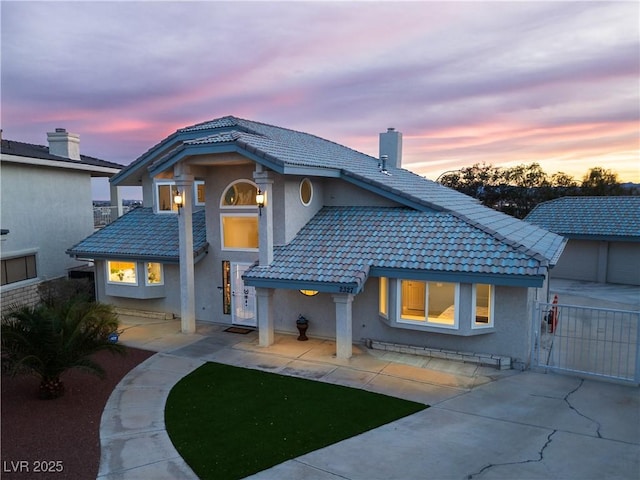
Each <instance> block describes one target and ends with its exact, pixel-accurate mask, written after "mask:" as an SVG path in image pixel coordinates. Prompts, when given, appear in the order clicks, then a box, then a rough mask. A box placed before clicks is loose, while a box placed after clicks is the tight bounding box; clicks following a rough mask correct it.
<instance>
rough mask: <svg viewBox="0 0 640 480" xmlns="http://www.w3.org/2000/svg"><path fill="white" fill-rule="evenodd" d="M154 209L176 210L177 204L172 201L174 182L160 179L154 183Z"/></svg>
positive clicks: (174, 188)
mask: <svg viewBox="0 0 640 480" xmlns="http://www.w3.org/2000/svg"><path fill="white" fill-rule="evenodd" d="M155 190H156V210H157V211H158V212H177V211H178V206H177V205H176V204H175V203H174V202H173V197H174V193H175V190H176V182H172V181H160V182H156V183H155Z"/></svg>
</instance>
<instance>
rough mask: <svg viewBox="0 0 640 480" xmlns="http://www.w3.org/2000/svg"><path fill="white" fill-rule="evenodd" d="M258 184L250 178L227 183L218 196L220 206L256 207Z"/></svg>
mask: <svg viewBox="0 0 640 480" xmlns="http://www.w3.org/2000/svg"><path fill="white" fill-rule="evenodd" d="M257 193H258V186H257V185H256V184H255V183H253V182H252V181H250V180H236V181H235V182H232V183H230V184H229V186H228V187H227V188H226V189H225V190H224V193H223V194H222V197H221V198H220V208H257V207H258V205H257V204H256V194H257Z"/></svg>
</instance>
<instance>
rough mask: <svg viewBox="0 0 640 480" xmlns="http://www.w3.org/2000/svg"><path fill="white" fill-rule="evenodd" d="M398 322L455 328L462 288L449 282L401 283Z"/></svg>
mask: <svg viewBox="0 0 640 480" xmlns="http://www.w3.org/2000/svg"><path fill="white" fill-rule="evenodd" d="M398 288H399V290H400V292H399V293H400V294H399V299H400V301H399V305H398V307H399V310H400V315H399V319H398V320H399V321H401V322H410V323H420V324H425V325H436V326H442V327H450V328H456V327H457V326H458V308H456V305H457V303H458V298H459V285H458V284H456V283H447V282H424V281H420V280H401V281H400V282H399V287H398Z"/></svg>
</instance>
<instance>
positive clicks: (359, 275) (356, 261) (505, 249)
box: [244, 207, 547, 293]
mask: <svg viewBox="0 0 640 480" xmlns="http://www.w3.org/2000/svg"><path fill="white" fill-rule="evenodd" d="M443 239H446V241H443ZM372 268H375V269H394V270H398V271H402V272H403V273H404V274H406V273H407V271H414V272H416V273H420V274H421V275H427V276H433V275H434V273H435V274H437V273H447V274H451V273H453V274H457V275H458V276H459V277H460V276H462V277H464V276H467V277H468V278H469V279H470V278H473V277H474V276H483V275H484V276H491V277H492V278H493V277H496V276H501V275H515V276H521V277H523V278H527V277H528V278H532V277H536V278H537V279H538V280H539V278H541V277H542V276H544V275H545V272H546V268H547V264H546V262H544V261H543V260H541V259H540V258H537V257H536V256H532V255H531V253H530V252H529V253H527V252H525V251H523V250H522V249H517V248H513V247H512V246H510V245H508V244H506V243H504V242H502V241H500V240H499V239H496V238H495V237H494V236H493V235H490V234H488V233H486V232H484V231H483V230H482V229H479V228H477V227H475V226H472V225H469V224H468V223H466V222H464V221H462V220H460V219H459V218H457V217H456V216H454V215H451V214H449V213H445V212H420V211H417V210H414V209H410V208H385V207H324V208H323V209H322V210H320V212H319V213H318V214H316V215H315V216H314V217H313V218H312V219H311V220H310V221H309V222H308V223H307V224H306V225H305V226H304V227H303V228H302V229H301V230H300V232H299V233H298V235H297V236H296V237H295V238H294V239H293V241H291V242H290V243H289V244H287V245H285V246H280V247H276V248H275V250H274V258H273V262H272V263H271V264H270V265H269V266H268V267H261V266H254V267H252V268H251V269H249V270H248V271H247V272H246V273H245V275H244V278H245V280H247V282H248V283H249V284H252V283H253V284H256V281H258V283H260V282H259V281H261V280H268V281H280V282H282V283H287V282H291V283H305V282H307V283H317V284H323V283H324V284H349V285H354V286H355V291H354V293H356V292H357V291H359V289H360V288H361V287H362V286H363V285H364V282H365V281H366V278H367V277H368V276H369V273H370V270H371V269H372ZM476 278H477V277H476ZM468 281H470V280H468Z"/></svg>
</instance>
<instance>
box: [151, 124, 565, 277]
mask: <svg viewBox="0 0 640 480" xmlns="http://www.w3.org/2000/svg"><path fill="white" fill-rule="evenodd" d="M197 133H202V134H203V135H202V136H200V137H197V138H191V139H186V140H184V142H183V145H182V149H177V150H173V151H171V152H169V153H168V154H167V155H165V156H163V157H161V158H160V159H157V160H155V161H154V162H153V163H152V164H151V165H150V166H149V169H150V171H151V172H154V171H157V172H159V171H162V170H164V169H166V168H168V167H169V166H170V165H172V162H175V161H176V159H177V158H178V155H177V154H178V153H179V152H180V150H187V149H189V147H202V146H207V145H221V144H232V145H233V146H234V147H235V148H240V149H242V150H244V151H245V152H248V153H250V154H252V155H254V156H255V157H256V158H258V159H261V160H262V161H263V162H264V163H265V164H266V165H267V166H269V167H270V168H272V169H274V170H276V171H278V172H280V173H285V174H286V173H295V172H296V168H314V169H316V174H317V175H323V172H324V174H326V175H328V176H340V177H341V178H343V179H345V180H347V181H349V182H351V183H354V184H356V185H359V186H361V187H363V188H366V189H369V190H371V191H374V192H376V193H378V194H380V195H383V196H386V197H388V198H391V199H393V200H395V201H397V202H399V203H401V204H404V205H407V206H410V207H412V208H416V209H419V210H423V211H426V210H431V209H433V210H438V211H446V212H448V213H450V214H452V215H454V216H456V217H458V218H460V219H461V220H464V221H465V222H468V223H470V224H472V225H474V226H476V227H477V228H479V229H482V230H484V231H485V232H487V233H489V234H490V235H494V236H496V238H500V239H501V240H502V241H503V242H506V243H508V244H509V245H511V246H512V247H514V248H522V249H525V250H526V251H529V252H530V253H531V254H534V255H540V256H541V257H543V258H545V259H546V260H548V261H549V263H550V264H551V265H555V263H556V262H557V260H558V258H559V257H560V254H561V253H562V250H563V249H564V243H565V241H564V239H563V238H562V237H560V236H558V235H555V234H554V233H551V232H549V231H547V230H544V229H541V228H539V227H538V226H536V225H533V224H531V223H525V222H522V221H521V220H518V219H516V218H514V217H511V216H509V215H505V214H503V213H501V212H498V211H496V210H493V209H491V208H488V207H485V206H484V205H482V204H481V203H480V202H478V201H477V200H476V199H473V198H471V197H469V196H467V195H464V194H462V193H459V192H457V191H455V190H453V189H450V188H447V187H444V186H442V185H440V184H438V183H435V182H433V181H431V180H428V179H425V178H424V177H421V176H419V175H416V174H414V173H412V172H410V171H408V170H405V169H402V168H393V167H389V168H388V172H389V175H387V174H384V173H383V172H381V171H380V169H379V166H378V163H379V162H378V159H376V158H374V157H371V156H369V155H366V154H364V153H361V152H358V151H356V150H353V149H350V148H348V147H345V146H343V145H339V144H337V143H335V142H331V141H329V140H325V139H323V138H320V137H317V136H315V135H311V134H308V133H303V132H298V131H295V130H290V129H286V128H282V127H275V126H272V125H267V124H263V123H259V122H254V121H250V120H244V119H240V118H236V117H232V116H228V117H223V118H219V119H216V120H212V121H210V122H204V123H199V124H197V125H193V126H190V127H185V128H183V129H180V130H178V131H177V132H176V134H178V135H181V134H182V135H191V136H193V135H194V134H197ZM205 133H206V134H205ZM152 150H153V149H152ZM194 153H195V151H194ZM143 157H144V156H143Z"/></svg>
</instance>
